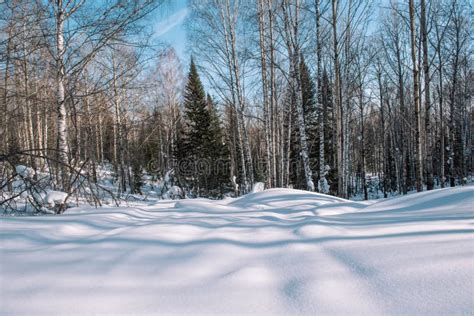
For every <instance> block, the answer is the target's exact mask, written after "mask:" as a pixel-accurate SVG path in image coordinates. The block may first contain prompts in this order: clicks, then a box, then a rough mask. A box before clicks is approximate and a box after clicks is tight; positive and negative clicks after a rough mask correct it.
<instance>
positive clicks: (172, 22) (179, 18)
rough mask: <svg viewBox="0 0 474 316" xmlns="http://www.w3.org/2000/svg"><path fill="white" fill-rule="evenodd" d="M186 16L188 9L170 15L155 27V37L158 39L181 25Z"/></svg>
mask: <svg viewBox="0 0 474 316" xmlns="http://www.w3.org/2000/svg"><path fill="white" fill-rule="evenodd" d="M187 15H188V8H183V9H181V10H179V11H177V12H176V13H174V14H172V15H171V16H169V17H168V18H166V19H165V20H163V21H160V22H158V23H157V24H156V26H155V36H156V37H160V36H163V35H165V34H166V33H168V32H169V31H171V30H172V29H174V28H175V27H176V26H178V25H179V24H181V23H182V22H183V21H184V19H185V18H186V16H187Z"/></svg>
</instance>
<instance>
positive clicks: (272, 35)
mask: <svg viewBox="0 0 474 316" xmlns="http://www.w3.org/2000/svg"><path fill="white" fill-rule="evenodd" d="M169 5H172V4H171V3H170V2H167V1H159V0H130V1H123V0H111V1H103V2H102V1H89V0H54V1H39V0H26V1H15V0H6V1H3V2H2V3H1V4H0V12H2V14H1V18H0V23H1V24H0V28H1V30H0V34H1V37H0V77H1V78H0V83H1V84H0V106H1V108H0V113H1V115H0V118H1V121H0V135H1V141H0V159H1V160H2V161H0V168H1V170H0V175H1V176H2V178H3V179H4V181H2V182H1V183H0V186H1V189H2V190H3V191H6V190H11V189H12V188H11V181H8V180H9V179H13V178H14V177H15V176H16V171H15V165H19V164H22V165H27V166H29V167H31V168H33V169H34V170H39V171H42V172H45V171H46V172H48V173H49V174H50V175H51V183H52V184H51V185H52V186H53V187H54V188H55V189H57V190H61V191H65V192H71V191H72V190H74V186H73V185H72V182H73V181H74V180H75V179H76V178H77V177H75V176H74V172H78V170H80V174H81V177H87V179H88V182H90V183H95V182H97V181H98V177H99V175H97V168H98V166H99V165H103V164H106V163H107V164H110V165H112V166H113V171H114V179H115V185H116V187H117V189H118V192H140V186H141V184H142V181H143V175H144V174H145V173H146V174H148V175H152V176H153V177H156V178H158V179H163V180H164V181H165V180H166V181H167V182H171V184H172V185H176V186H178V187H180V188H181V189H182V190H184V192H185V194H186V195H187V196H190V197H191V196H205V197H222V196H224V195H225V194H233V195H240V194H244V193H247V192H250V191H251V190H252V186H253V185H254V184H255V183H257V182H264V183H265V186H266V187H267V188H272V187H293V188H298V189H304V190H310V191H318V192H322V193H329V194H333V195H337V196H340V197H345V198H351V197H354V196H361V197H362V198H365V199H368V198H370V197H378V196H380V197H382V196H385V197H386V196H389V195H392V194H406V193H407V192H409V191H412V190H417V191H422V190H430V189H433V188H436V187H446V186H455V185H460V184H464V183H466V182H468V181H470V180H471V177H472V171H473V167H474V161H473V142H472V140H473V135H472V133H473V129H474V112H473V107H472V93H473V88H474V80H473V79H474V72H473V67H472V66H473V58H472V56H473V47H472V38H473V37H472V26H473V25H472V18H471V17H472V12H473V7H472V4H471V3H470V2H469V1H468V0H433V1H426V0H407V1H396V0H389V1H375V0H374V1H370V0H223V1H221V0H189V2H188V8H187V10H188V17H187V22H186V28H187V36H188V46H189V55H190V56H192V58H190V62H189V66H184V61H182V60H180V58H179V57H178V55H177V53H176V52H175V51H174V49H173V48H171V47H166V46H165V45H157V43H156V41H155V40H154V37H153V31H154V32H156V29H153V27H154V25H155V24H156V21H157V20H159V19H160V18H162V17H161V15H160V14H158V12H159V11H160V10H162V9H163V8H166V6H169ZM5 180H6V181H5Z"/></svg>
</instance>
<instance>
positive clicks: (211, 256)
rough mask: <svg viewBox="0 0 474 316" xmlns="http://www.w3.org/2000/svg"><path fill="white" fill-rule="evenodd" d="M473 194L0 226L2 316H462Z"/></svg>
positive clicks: (153, 211)
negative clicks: (105, 315) (176, 315)
mask: <svg viewBox="0 0 474 316" xmlns="http://www.w3.org/2000/svg"><path fill="white" fill-rule="evenodd" d="M473 206H474V187H472V186H469V187H461V188H453V189H451V188H450V189H441V190H435V191H430V192H424V193H419V194H413V195H409V196H405V197H400V198H394V199H388V200H382V201H370V202H351V201H347V200H343V199H339V198H335V197H331V196H326V195H321V194H317V193H308V192H305V191H297V190H285V189H273V190H266V191H263V192H256V193H252V194H249V195H247V196H244V197H241V198H238V199H226V200H222V201H210V200H202V199H200V200H181V201H163V202H158V203H155V204H153V205H146V204H144V205H142V206H141V207H134V208H130V207H129V208H125V207H122V208H112V207H109V208H101V209H93V208H76V209H71V210H68V211H67V212H66V213H65V214H64V215H61V216H41V217H3V218H1V219H0V225H1V226H0V236H1V237H0V238H1V239H0V314H23V315H33V314H40V313H42V314H45V315H50V314H80V315H83V314H101V313H109V314H146V313H148V314H155V315H156V314H173V315H175V314H193V315H195V314H235V313H237V314H254V315H269V314H282V315H316V314H338V315H341V314H344V315H346V314H367V315H380V314H396V315H400V314H449V315H455V314H456V315H458V314H472V311H473V310H474V299H473V297H474V293H473V292H474V281H473V280H474V239H473V237H474V235H473V232H474V231H473V225H472V224H473V220H474V213H473V209H474V208H473Z"/></svg>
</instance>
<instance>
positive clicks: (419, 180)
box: [409, 0, 423, 192]
mask: <svg viewBox="0 0 474 316" xmlns="http://www.w3.org/2000/svg"><path fill="white" fill-rule="evenodd" d="M409 10H410V43H411V60H412V64H413V99H414V100H413V101H414V107H415V172H416V176H415V179H416V190H417V191H418V192H421V191H423V163H422V157H423V151H422V144H421V111H420V96H419V90H418V89H419V80H420V77H419V72H418V64H417V60H416V33H415V5H414V0H409Z"/></svg>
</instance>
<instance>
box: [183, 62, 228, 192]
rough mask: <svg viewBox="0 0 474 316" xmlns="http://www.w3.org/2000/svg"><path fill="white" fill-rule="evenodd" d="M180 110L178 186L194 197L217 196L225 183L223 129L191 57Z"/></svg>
mask: <svg viewBox="0 0 474 316" xmlns="http://www.w3.org/2000/svg"><path fill="white" fill-rule="evenodd" d="M184 111H185V113H184V126H183V127H182V133H180V134H179V136H178V142H177V153H176V156H177V157H178V179H179V181H180V185H181V186H184V187H187V189H188V190H189V191H190V192H192V194H193V195H195V196H216V195H219V194H220V193H222V189H223V188H222V183H225V179H224V178H223V177H224V173H225V166H226V164H225V163H223V162H222V161H221V158H223V157H225V156H226V149H225V143H224V139H223V132H222V130H221V127H220V122H219V117H218V115H217V112H216V110H215V107H214V104H213V102H212V98H211V97H210V96H206V93H205V91H204V87H203V85H202V82H201V79H200V77H199V74H198V72H197V68H196V64H195V63H194V60H193V59H191V65H190V68H189V75H188V80H187V83H186V87H185V92H184ZM227 182H228V181H227Z"/></svg>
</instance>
